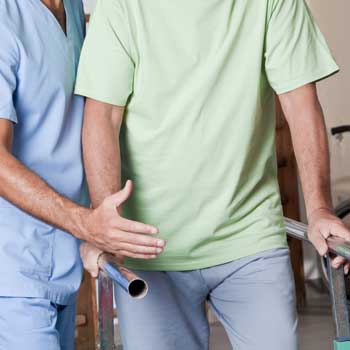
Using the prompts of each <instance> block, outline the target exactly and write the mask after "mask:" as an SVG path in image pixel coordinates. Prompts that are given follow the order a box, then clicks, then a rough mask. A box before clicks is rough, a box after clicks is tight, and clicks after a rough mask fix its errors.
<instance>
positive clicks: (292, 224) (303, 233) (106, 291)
mask: <svg viewBox="0 0 350 350" xmlns="http://www.w3.org/2000/svg"><path fill="white" fill-rule="evenodd" d="M285 224H286V231H287V234H288V235H289V236H291V237H294V238H296V239H299V240H303V241H307V242H309V240H308V238H307V225H304V224H302V223H300V222H297V221H294V220H291V219H287V218H285ZM328 246H329V250H330V252H331V253H335V254H337V255H341V256H343V257H344V258H346V259H350V245H349V244H347V243H345V242H344V241H341V240H333V239H330V240H329V241H328ZM327 259H328V267H329V268H328V273H329V280H330V298H331V302H332V314H333V320H334V325H335V339H334V342H333V345H334V350H350V319H349V310H348V303H347V297H346V290H345V279H344V273H343V269H342V268H339V269H337V270H335V269H333V268H332V267H331V264H330V258H329V257H328V258H327ZM98 307H99V317H98V324H99V344H98V349H100V350H117V349H116V346H115V344H114V314H113V280H112V278H110V276H109V275H108V274H107V273H106V272H104V271H101V272H100V274H99V277H98Z"/></svg>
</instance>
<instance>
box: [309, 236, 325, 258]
mask: <svg viewBox="0 0 350 350" xmlns="http://www.w3.org/2000/svg"><path fill="white" fill-rule="evenodd" d="M309 238H310V241H311V243H312V244H313V245H314V247H315V248H316V250H317V252H318V254H320V255H321V256H324V255H326V254H327V252H328V245H327V243H326V240H325V239H324V237H323V236H322V235H321V234H320V233H318V234H310V236H309Z"/></svg>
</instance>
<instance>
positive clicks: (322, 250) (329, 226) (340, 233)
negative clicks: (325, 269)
mask: <svg viewBox="0 0 350 350" xmlns="http://www.w3.org/2000/svg"><path fill="white" fill-rule="evenodd" d="M308 221H309V231H308V237H309V239H310V241H311V242H312V244H313V245H314V246H315V248H316V249H317V251H318V253H319V254H320V255H321V256H324V255H326V254H327V252H328V247H327V243H326V241H325V240H326V239H327V238H328V237H330V236H337V237H340V238H342V239H344V240H345V241H346V242H349V243H350V235H349V229H348V228H347V227H346V226H345V225H344V223H343V222H342V221H341V220H340V219H339V218H338V217H336V216H335V215H334V213H333V212H332V211H331V210H330V209H327V208H320V209H317V210H315V211H314V212H313V213H311V215H310V216H309V219H308ZM341 265H344V272H345V274H348V273H349V262H348V261H346V259H345V258H343V257H341V256H337V257H336V258H334V259H333V261H332V267H333V268H335V269H338V268H339V267H340V266H341Z"/></svg>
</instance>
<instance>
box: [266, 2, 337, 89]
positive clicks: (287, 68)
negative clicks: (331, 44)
mask: <svg viewBox="0 0 350 350" xmlns="http://www.w3.org/2000/svg"><path fill="white" fill-rule="evenodd" d="M265 70H266V74H267V77H268V80H269V82H270V85H271V86H272V88H273V89H274V90H275V91H276V92H277V94H281V93H285V92H288V91H291V90H293V89H296V88H298V87H301V86H303V85H305V84H308V83H312V82H316V81H318V80H321V79H323V78H325V77H327V76H329V75H331V74H333V73H335V72H337V71H338V70H339V68H338V66H337V64H336V63H335V61H334V59H333V58H332V55H331V53H330V51H329V49H328V46H327V44H326V41H325V39H324V37H323V35H322V33H321V32H320V30H319V28H318V27H317V25H316V24H315V21H314V19H313V18H312V15H311V13H310V11H309V9H308V7H307V5H306V4H305V1H304V0H271V2H270V13H269V18H268V22H267V33H266V51H265Z"/></svg>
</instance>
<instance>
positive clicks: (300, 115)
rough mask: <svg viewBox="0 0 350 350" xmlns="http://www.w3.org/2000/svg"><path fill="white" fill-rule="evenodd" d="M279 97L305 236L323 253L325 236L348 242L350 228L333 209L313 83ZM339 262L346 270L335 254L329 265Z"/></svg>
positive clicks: (346, 263) (322, 124) (325, 144)
mask: <svg viewBox="0 0 350 350" xmlns="http://www.w3.org/2000/svg"><path fill="white" fill-rule="evenodd" d="M279 100H280V102H281V106H282V109H283V112H284V115H285V117H286V119H287V122H288V125H289V128H290V131H291V135H292V141H293V147H294V152H295V156H296V159H297V163H298V168H299V175H300V180H301V184H302V188H303V193H304V198H305V204H306V211H307V217H308V223H309V231H308V237H309V239H310V241H311V242H312V243H313V245H314V246H315V248H316V250H317V251H318V252H319V254H320V255H322V256H323V255H325V254H326V253H327V252H328V246H327V243H326V239H327V238H328V237H329V236H336V237H340V238H342V239H344V240H346V241H348V242H349V241H350V232H349V229H348V228H347V227H346V226H345V225H344V224H343V222H342V221H341V220H340V219H338V218H337V217H336V216H335V214H334V212H333V209H332V200H331V190H330V161H329V149H328V141H327V133H326V127H325V122H324V116H323V111H322V107H321V105H320V102H319V100H318V96H317V90H316V85H315V84H307V85H304V86H302V87H300V88H298V89H295V90H293V91H290V92H287V93H285V94H281V95H279ZM341 265H344V271H345V273H348V271H349V261H346V260H345V259H343V258H342V257H339V256H338V257H336V258H335V259H334V260H333V262H332V266H333V267H334V268H339V267H340V266H341Z"/></svg>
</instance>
